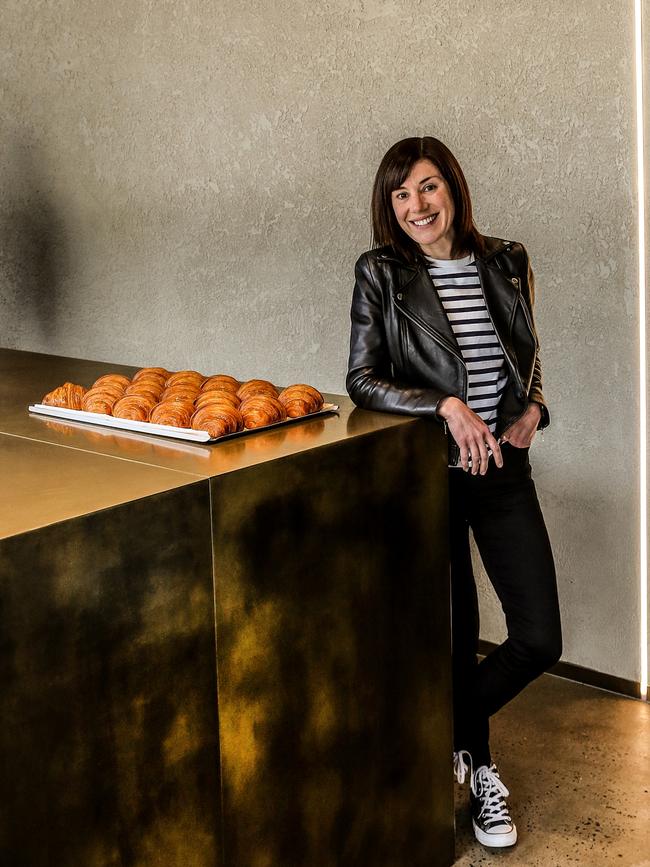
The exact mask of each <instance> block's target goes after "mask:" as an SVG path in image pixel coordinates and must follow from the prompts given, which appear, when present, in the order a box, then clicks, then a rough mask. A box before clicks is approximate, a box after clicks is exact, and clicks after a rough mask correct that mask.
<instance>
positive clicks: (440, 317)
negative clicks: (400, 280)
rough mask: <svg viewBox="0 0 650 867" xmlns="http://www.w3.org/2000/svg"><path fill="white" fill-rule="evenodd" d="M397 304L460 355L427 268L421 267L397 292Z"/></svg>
mask: <svg viewBox="0 0 650 867" xmlns="http://www.w3.org/2000/svg"><path fill="white" fill-rule="evenodd" d="M395 303H396V305H397V306H398V307H400V308H401V309H403V310H404V312H405V313H406V314H407V316H410V317H411V318H413V319H416V320H420V322H421V323H422V324H423V325H424V326H425V328H428V329H429V330H431V331H433V332H435V333H436V335H437V336H438V337H439V338H440V339H441V340H442V341H444V342H445V343H447V344H448V345H449V347H450V349H451V350H452V351H453V352H455V353H456V354H457V355H458V354H460V348H459V346H458V342H457V340H456V338H455V337H454V332H453V331H452V330H451V325H450V324H449V320H448V319H447V314H446V313H445V309H444V307H443V306H442V302H441V301H440V298H439V297H438V293H437V292H436V290H435V287H434V285H433V282H432V280H431V277H430V276H429V272H428V271H427V269H426V267H424V266H423V265H422V266H420V267H419V268H418V269H417V271H416V273H415V274H412V275H411V276H410V277H409V279H407V281H406V282H405V283H404V284H403V285H402V286H401V288H400V289H399V290H398V291H397V294H396V296H395Z"/></svg>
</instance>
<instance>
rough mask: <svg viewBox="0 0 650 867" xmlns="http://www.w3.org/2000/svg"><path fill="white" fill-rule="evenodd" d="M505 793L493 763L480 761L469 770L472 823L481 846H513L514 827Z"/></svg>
mask: <svg viewBox="0 0 650 867" xmlns="http://www.w3.org/2000/svg"><path fill="white" fill-rule="evenodd" d="M509 794H510V792H509V791H508V790H507V789H506V787H505V786H504V784H503V783H502V782H501V780H500V779H499V772H498V771H497V766H496V765H495V764H492V765H490V767H489V768H488V766H487V765H481V767H480V768H477V769H476V770H475V771H474V773H473V774H472V782H471V793H470V803H471V807H472V826H473V828H474V835H475V837H476V839H477V840H478V841H479V843H482V844H483V845H484V846H494V847H502V846H514V844H515V843H516V842H517V828H516V827H515V823H514V822H513V821H512V819H511V818H510V812H509V810H508V804H507V803H506V798H507V797H508V795H509Z"/></svg>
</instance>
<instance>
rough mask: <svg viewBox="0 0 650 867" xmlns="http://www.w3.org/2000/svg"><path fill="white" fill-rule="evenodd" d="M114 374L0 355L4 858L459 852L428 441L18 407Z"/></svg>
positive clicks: (103, 368)
mask: <svg viewBox="0 0 650 867" xmlns="http://www.w3.org/2000/svg"><path fill="white" fill-rule="evenodd" d="M116 370H120V371H124V372H126V373H130V372H132V371H133V368H128V367H120V366H119V365H115V364H105V363H100V362H90V361H83V360H79V359H69V358H58V357H53V356H45V355H38V354H35V353H27V352H17V351H14V350H0V473H2V476H1V477H2V479H3V482H4V485H3V487H2V493H0V515H1V518H2V523H1V525H0V636H2V639H1V640H2V653H1V655H0V660H1V664H2V669H1V670H2V675H1V679H0V712H1V714H2V723H3V724H2V727H1V728H0V767H1V768H2V773H0V797H1V802H2V805H3V806H2V810H0V863H1V864H5V863H6V864H8V865H9V864H11V865H12V867H23V865H24V867H28V865H29V867H50V865H56V867H73V865H74V867H100V865H101V867H109V865H110V867H114V865H120V867H126V865H137V867H153V865H165V867H176V865H178V867H216V865H219V867H294V865H295V867H298V865H301V867H371V865H372V867H406V865H408V867H425V865H426V867H436V865H440V867H442V865H449V864H451V863H452V860H453V797H452V794H453V792H452V775H451V750H452V745H451V722H450V713H451V701H450V695H451V686H450V658H449V655H450V639H449V591H448V550H447V507H446V478H447V475H446V473H447V471H446V446H445V441H444V437H443V433H442V431H441V430H440V429H439V427H438V426H437V425H435V424H433V423H430V422H425V421H421V420H415V419H412V418H408V417H403V416H401V417H400V416H393V415H387V414H383V413H369V412H363V411H361V410H358V409H355V408H354V407H353V405H352V404H351V402H350V401H349V399H348V398H346V397H342V396H337V395H332V396H330V395H328V397H329V398H331V399H332V400H334V402H336V403H339V404H340V406H341V411H340V413H339V414H338V415H336V416H325V417H322V418H320V419H312V420H307V421H304V422H301V423H298V424H295V425H293V426H288V427H287V428H286V429H276V430H275V431H269V432H266V433H264V432H259V433H256V434H253V435H250V436H246V437H242V438H241V439H234V440H231V441H228V442H224V443H221V444H214V445H210V446H206V445H195V444H190V443H177V442H174V441H172V440H164V439H163V440H158V439H156V438H153V437H147V436H140V435H134V434H127V433H124V434H122V433H121V432H116V431H114V430H108V429H106V430H102V429H101V428H99V427H96V428H95V427H93V428H84V427H81V426H75V425H69V424H65V423H63V422H58V421H54V420H49V419H42V418H38V417H35V416H30V415H29V414H28V413H27V405H28V404H30V403H33V402H37V401H39V400H40V398H41V397H42V396H43V394H45V392H47V391H49V390H51V389H52V388H53V387H55V386H56V385H59V384H61V383H62V382H63V381H64V380H70V381H73V382H80V383H82V384H84V385H90V384H91V382H92V381H93V380H94V379H95V378H97V377H98V376H100V375H101V374H103V373H106V372H108V371H116Z"/></svg>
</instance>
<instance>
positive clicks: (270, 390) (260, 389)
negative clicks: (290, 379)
mask: <svg viewBox="0 0 650 867" xmlns="http://www.w3.org/2000/svg"><path fill="white" fill-rule="evenodd" d="M254 394H268V395H269V397H277V396H278V389H277V388H276V387H275V386H274V385H273V383H272V382H269V381H268V380H266V379H249V380H248V381H247V382H244V383H243V384H242V385H241V386H240V387H239V389H238V390H237V397H239V398H241V400H246V398H247V397H251V396H252V395H254Z"/></svg>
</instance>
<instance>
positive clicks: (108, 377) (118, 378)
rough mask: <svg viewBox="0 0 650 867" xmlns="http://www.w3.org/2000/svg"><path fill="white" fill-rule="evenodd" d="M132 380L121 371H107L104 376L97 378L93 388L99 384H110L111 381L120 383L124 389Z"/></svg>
mask: <svg viewBox="0 0 650 867" xmlns="http://www.w3.org/2000/svg"><path fill="white" fill-rule="evenodd" d="M130 382H131V380H130V379H129V377H128V376H123V375H122V374H121V373H105V374H104V376H100V377H99V379H96V380H95V381H94V382H93V384H92V388H97V386H98V385H108V384H109V383H111V384H113V383H114V384H115V385H120V386H121V387H122V390H124V389H125V388H126V387H127V385H129V384H130Z"/></svg>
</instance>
